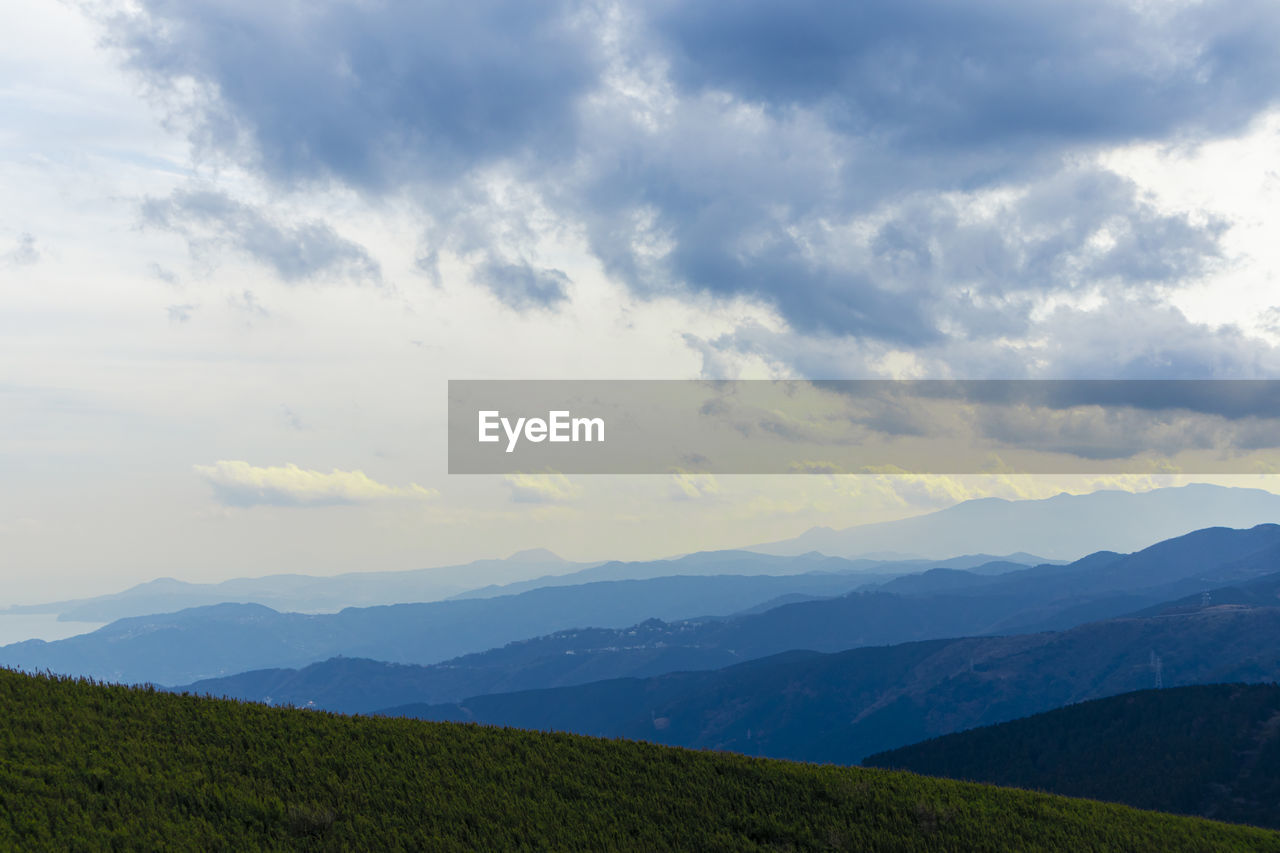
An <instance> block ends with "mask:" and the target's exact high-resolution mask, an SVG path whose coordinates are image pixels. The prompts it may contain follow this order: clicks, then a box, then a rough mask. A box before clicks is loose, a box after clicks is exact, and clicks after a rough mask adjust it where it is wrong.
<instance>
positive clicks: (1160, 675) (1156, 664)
mask: <svg viewBox="0 0 1280 853" xmlns="http://www.w3.org/2000/svg"><path fill="white" fill-rule="evenodd" d="M1151 671H1152V672H1153V673H1155V680H1156V690H1160V689H1161V688H1163V687H1164V661H1162V660H1161V659H1160V655H1158V654H1156V652H1155V649H1152V650H1151Z"/></svg>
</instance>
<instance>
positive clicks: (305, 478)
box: [195, 460, 439, 507]
mask: <svg viewBox="0 0 1280 853" xmlns="http://www.w3.org/2000/svg"><path fill="white" fill-rule="evenodd" d="M195 471H196V473H197V474H199V475H200V476H201V477H202V478H203V479H204V480H205V481H206V482H207V483H209V485H210V486H212V487H213V491H214V496H215V497H216V498H217V500H218V502H219V503H222V504H224V505H226V506H233V507H252V506H293V507H307V506H333V505H342V504H360V503H371V502H374V501H385V500H430V499H432V498H435V497H438V496H439V492H438V491H436V490H435V489H424V488H423V487H421V486H419V485H417V484H416V483H411V484H409V485H408V486H388V485H385V484H383V483H379V482H378V481H376V480H373V479H371V478H370V477H369V476H368V475H367V474H365V473H364V472H363V471H341V470H339V469H337V468H335V469H333V470H332V471H330V472H329V473H327V474H326V473H324V472H323V471H312V470H308V469H306V468H299V467H298V466H297V465H294V464H292V463H289V464H286V465H282V466H272V467H265V468H260V467H256V466H254V465H250V464H249V463H248V462H240V461H234V460H223V461H219V462H215V463H214V464H212V465H196V466H195Z"/></svg>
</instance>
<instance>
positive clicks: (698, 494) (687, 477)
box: [668, 471, 720, 501]
mask: <svg viewBox="0 0 1280 853" xmlns="http://www.w3.org/2000/svg"><path fill="white" fill-rule="evenodd" d="M668 494H669V495H670V497H671V499H672V500H680V501H696V500H706V499H708V498H717V497H719V496H720V481H719V480H717V479H716V478H715V476H714V475H712V474H695V473H692V472H689V471H677V472H675V473H674V474H672V475H671V488H670V489H669V490H668Z"/></svg>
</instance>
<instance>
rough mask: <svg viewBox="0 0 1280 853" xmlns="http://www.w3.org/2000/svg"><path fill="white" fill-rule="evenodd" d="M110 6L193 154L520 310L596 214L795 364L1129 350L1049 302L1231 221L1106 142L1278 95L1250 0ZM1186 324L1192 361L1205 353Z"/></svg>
mask: <svg viewBox="0 0 1280 853" xmlns="http://www.w3.org/2000/svg"><path fill="white" fill-rule="evenodd" d="M107 24H108V27H109V32H110V34H111V40H112V41H113V42H114V44H116V45H117V46H118V47H120V48H121V49H122V51H123V53H124V55H125V56H126V58H127V59H126V61H127V62H128V64H129V65H130V66H131V67H133V68H134V69H135V70H136V71H138V72H139V73H140V74H141V75H142V77H143V78H144V79H145V80H146V81H147V82H148V83H149V84H150V85H151V86H153V87H154V88H155V89H156V90H158V91H162V92H164V93H166V94H167V96H168V97H169V98H170V102H171V103H175V104H178V107H177V109H178V110H179V112H180V113H181V114H182V115H181V116H180V117H181V118H182V119H183V120H185V121H187V124H188V125H189V126H190V127H191V128H193V139H194V141H195V143H196V145H197V148H198V149H199V150H200V151H201V152H205V153H208V152H212V153H214V154H216V155H218V156H219V157H223V158H227V159H230V160H231V161H233V162H235V163H236V164H238V165H240V166H243V167H246V168H248V169H250V170H252V171H253V172H255V173H256V174H257V175H258V176H260V177H261V178H262V179H263V181H264V182H266V183H268V184H270V185H272V186H273V187H282V188H285V189H288V188H291V187H296V186H301V185H307V186H310V185H313V184H317V183H325V182H333V183H336V184H340V185H342V186H345V187H348V188H351V189H354V190H355V191H357V192H358V193H360V194H362V195H364V196H366V197H368V198H370V199H383V198H391V197H394V198H396V199H397V200H399V199H404V198H407V199H409V200H410V201H411V203H412V204H414V205H416V207H417V210H418V212H419V213H420V215H421V217H422V221H423V222H424V226H423V230H424V236H423V251H422V257H423V262H422V268H423V269H424V270H425V271H427V272H428V273H430V272H432V271H434V270H437V269H438V266H437V263H438V261H439V258H440V253H441V252H443V251H450V252H453V253H454V254H455V255H457V256H458V257H461V258H463V259H464V260H465V262H466V263H469V264H471V266H472V278H473V280H474V281H476V282H477V283H478V284H479V285H481V286H483V287H486V288H488V289H490V290H491V291H492V292H493V293H494V294H495V295H496V296H497V298H499V299H500V300H502V301H503V302H504V303H505V304H507V305H508V306H510V307H512V308H515V309H517V310H540V309H545V308H548V307H552V306H556V305H559V304H560V303H562V302H564V301H566V300H567V299H569V298H570V297H571V293H570V289H569V287H568V284H569V281H568V279H567V277H565V275H564V273H562V272H560V271H558V270H555V269H551V268H549V267H548V266H547V265H545V264H541V263H539V262H537V261H536V260H525V259H532V258H535V254H534V253H532V252H530V251H529V248H530V246H532V245H534V244H536V242H537V239H536V238H537V236H538V235H539V234H545V233H552V232H554V233H556V234H560V235H564V234H571V235H573V237H574V239H575V240H576V239H577V238H578V237H579V236H580V237H581V238H582V239H583V240H584V241H585V246H586V248H587V250H588V251H589V253H590V254H591V255H592V256H594V259H595V260H597V261H599V263H600V265H601V266H602V267H603V268H604V270H605V271H606V272H607V273H608V275H609V276H610V277H611V278H613V279H614V280H616V281H619V282H622V283H624V284H625V285H627V286H628V287H629V288H630V289H631V290H632V291H633V292H634V293H636V294H639V295H640V296H642V297H653V296H675V297H678V298H687V297H689V296H690V295H691V294H692V295H696V296H698V297H699V298H705V297H707V296H710V297H712V298H713V299H717V300H734V299H742V298H745V299H747V300H750V301H754V302H757V303H762V304H764V305H767V306H770V307H772V309H774V310H775V311H776V313H777V315H778V317H779V318H780V319H781V321H783V323H785V325H786V326H787V327H788V329H787V330H786V332H785V334H790V335H793V336H794V337H793V339H792V340H791V341H790V342H789V343H788V344H787V345H786V346H785V347H783V346H777V347H775V348H774V357H776V358H778V359H780V363H781V364H782V365H784V366H785V370H786V372H789V373H794V372H795V371H796V370H799V371H801V372H803V373H808V375H822V374H821V373H809V367H810V365H811V364H813V363H815V362H823V361H826V362H827V363H829V364H831V365H832V366H833V367H835V368H838V369H837V370H836V371H835V373H834V374H833V373H831V372H827V373H826V375H850V370H851V369H855V368H857V367H860V366H861V365H862V364H864V363H865V364H866V365H869V366H870V367H869V369H872V370H883V369H884V361H883V359H884V358H886V357H892V358H893V359H895V363H897V364H902V363H904V362H907V361H910V359H904V358H903V356H902V353H904V352H911V353H923V354H924V355H923V357H922V359H921V362H920V363H921V364H925V365H927V364H942V365H944V366H946V367H947V368H948V369H951V370H957V369H958V364H957V363H953V362H950V361H949V360H948V358H949V356H951V355H953V354H960V356H961V358H962V362H961V363H965V364H966V365H967V366H968V367H969V368H971V369H974V370H975V372H974V373H972V374H970V375H1016V372H1020V371H1026V370H1029V369H1030V370H1050V371H1052V370H1057V369H1060V367H1057V366H1053V365H1052V364H1050V363H1049V362H1050V360H1052V359H1057V360H1058V361H1057V362H1056V364H1057V365H1059V366H1061V365H1066V364H1070V363H1074V362H1076V361H1078V360H1091V363H1093V364H1103V365H1105V367H1106V369H1105V370H1104V373H1103V374H1102V375H1111V374H1112V373H1113V372H1114V371H1115V370H1125V369H1128V368H1126V367H1125V365H1124V363H1120V364H1119V365H1117V364H1116V363H1115V362H1113V361H1109V360H1107V359H1105V358H1094V354H1093V353H1086V352H1075V351H1073V350H1072V348H1071V347H1070V346H1067V347H1061V348H1057V347H1055V346H1053V345H1049V346H1044V345H1043V344H1042V342H1043V341H1044V339H1045V337H1046V336H1048V335H1051V334H1054V333H1055V331H1054V330H1055V328H1058V327H1061V326H1062V324H1063V323H1064V320H1063V318H1062V317H1055V316H1052V311H1051V310H1050V309H1052V308H1053V306H1054V305H1057V304H1060V303H1061V301H1062V300H1063V299H1067V300H1068V301H1070V300H1075V301H1077V302H1082V301H1088V300H1092V301H1093V303H1094V304H1102V305H1109V304H1113V303H1114V304H1116V305H1119V306H1121V310H1123V306H1124V305H1126V304H1128V303H1130V302H1133V301H1135V300H1142V299H1146V298H1150V297H1151V296H1152V295H1153V294H1156V295H1158V297H1159V298H1160V299H1166V300H1167V298H1168V294H1169V293H1170V292H1171V291H1172V290H1173V289H1175V288H1179V287H1183V286H1186V285H1188V284H1191V283H1194V282H1197V281H1199V280H1201V279H1202V278H1203V277H1204V276H1206V275H1208V274H1210V273H1212V272H1213V271H1215V270H1218V269H1220V268H1221V267H1222V265H1223V264H1225V263H1226V261H1225V260H1224V252H1223V249H1222V240H1223V236H1224V234H1225V233H1226V231H1227V229H1228V228H1229V226H1230V223H1228V222H1225V221H1221V220H1217V219H1214V218H1211V217H1202V216H1192V215H1189V214H1187V213H1184V212H1179V211H1173V210H1167V209H1164V208H1161V207H1158V206H1157V205H1156V204H1155V203H1154V202H1153V201H1152V200H1150V199H1148V198H1146V197H1144V196H1143V194H1142V193H1141V192H1140V191H1139V190H1138V188H1137V187H1136V186H1135V185H1134V184H1133V183H1131V182H1130V181H1127V180H1126V179H1124V178H1122V177H1120V176H1118V175H1116V174H1114V173H1112V172H1108V171H1106V170H1104V169H1102V168H1100V167H1097V166H1095V165H1090V164H1092V163H1095V162H1096V161H1097V156H1098V155H1099V154H1101V153H1102V152H1103V151H1104V150H1106V149H1108V148H1110V147H1114V146H1118V145H1125V144H1131V143H1134V142H1140V141H1148V140H1158V141H1165V142H1169V143H1171V144H1188V143H1189V144H1196V143H1198V142H1201V141H1204V140H1208V139H1212V138H1215V137H1221V136H1225V135H1231V134H1235V133H1239V132H1241V131H1242V130H1243V129H1244V128H1246V127H1247V126H1248V124H1249V122H1250V121H1252V120H1253V119H1255V118H1256V117H1257V116H1259V115H1260V114H1262V112H1263V111H1265V110H1267V109H1268V108H1270V107H1272V106H1274V105H1275V104H1276V103H1277V98H1278V96H1280V55H1277V54H1276V53H1275V51H1274V49H1273V45H1274V43H1275V42H1276V41H1277V38H1280V6H1276V5H1275V4H1273V3H1268V2H1262V0H1235V1H1234V2H1227V0H1206V2H1199V3H1179V4H1128V3H1115V2H1103V0H1083V2H1070V3H1069V2H1062V0H1051V2H1047V3H1032V4H1027V3H1016V2H1012V0H978V2H974V3H964V4H956V3H950V2H944V0H912V1H911V2H889V0H870V2H866V3H857V4H840V3H834V2H820V0H799V2H797V3H794V4H788V5H786V6H785V8H784V7H783V6H780V5H778V4H776V3H768V2H764V0H744V2H734V3H726V2H707V3H698V4H687V3H676V2H670V0H658V2H654V3H639V2H634V0H631V2H621V3H617V4H612V5H608V6H598V5H595V4H587V3H575V2H559V3H547V4H523V5H518V6H514V7H513V6H511V5H509V4H500V3H496V2H492V0H484V2H478V3H473V4H464V5H457V4H444V3H439V2H429V3H425V4H418V5H411V4H397V3H390V4H380V5H373V6H369V5H351V4H347V3H342V2H336V0H320V2H317V3H313V4H309V5H308V6H307V8H306V12H305V13H304V12H303V11H301V7H294V6H289V5H284V6H279V5H276V6H271V7H269V8H268V7H264V6H263V5H262V4H250V3H247V2H233V3H214V2H207V0H206V2H194V3H171V2H163V1H162V0H147V1H146V2H143V3H141V4H140V5H139V6H137V7H136V10H135V11H133V12H129V13H120V14H117V15H114V16H112V17H109V18H108V19H107ZM231 32H234V33H235V34H236V37H235V38H227V37H226V35H225V34H226V33H231ZM184 93H185V94H184ZM160 204H161V205H165V204H167V205H168V207H162V208H161V209H160V210H159V211H158V215H161V218H166V217H167V218H170V219H172V220H174V221H176V222H177V226H178V227H180V228H182V227H185V228H189V229H191V230H192V231H193V232H194V231H196V230H197V229H196V227H195V225H196V224H198V225H199V229H202V230H203V232H204V234H205V236H206V238H208V239H212V240H213V241H214V242H215V243H222V244H228V245H231V246H232V247H234V248H237V249H238V250H240V251H243V252H247V253H249V254H253V255H254V256H255V257H258V258H259V259H260V260H263V261H264V262H266V263H269V264H271V265H273V266H275V267H276V269H277V270H278V271H279V272H280V273H281V275H282V276H284V277H286V278H289V279H291V280H293V279H298V278H305V277H310V276H312V275H315V274H317V273H318V272H321V271H324V272H326V273H333V272H335V267H336V268H337V269H338V271H345V272H341V274H345V275H348V276H350V275H351V274H352V272H351V271H352V269H354V270H355V271H356V274H357V275H367V274H369V272H370V270H371V269H374V268H373V267H372V261H371V260H370V259H369V258H368V255H367V254H365V253H364V252H363V249H360V248H359V247H358V246H354V244H349V243H346V242H345V241H341V240H340V238H337V237H336V235H334V234H333V233H332V232H331V231H327V230H324V229H325V226H320V225H318V224H313V225H314V228H312V226H302V225H292V226H290V225H282V224H278V223H270V222H268V223H267V224H268V227H267V228H265V229H263V228H250V227H246V223H248V222H254V221H255V220H254V219H253V215H252V214H250V213H245V212H243V211H242V210H241V209H240V208H239V207H236V206H235V204H234V203H230V207H229V208H228V200H225V199H223V200H219V199H217V198H196V199H191V200H190V201H187V200H186V199H184V198H181V197H175V198H171V199H170V200H169V201H168V202H161V203H160ZM175 207H176V209H175ZM188 207H191V208H194V210H193V211H192V212H188V211H187V208H188ZM210 208H211V209H212V210H210ZM228 210H229V211H230V212H228ZM193 220H194V224H193ZM308 228H312V230H308ZM259 234H261V235H262V236H261V237H257V236H256V235H259ZM247 235H255V240H254V243H253V245H248V236H247ZM264 244H265V245H264ZM326 247H327V248H326ZM334 247H339V248H334ZM511 259H518V260H514V261H513V260H511ZM1067 310H1068V311H1071V310H1079V309H1077V308H1073V307H1071V306H1068V308H1067ZM1103 323H1104V325H1107V326H1108V327H1109V328H1110V333H1111V334H1113V335H1119V336H1120V338H1122V339H1127V338H1128V337H1129V336H1130V335H1131V334H1132V333H1133V331H1134V330H1133V328H1127V329H1124V330H1121V329H1118V328H1115V327H1114V326H1113V324H1107V323H1105V321H1103ZM740 331H741V335H742V337H743V338H744V339H745V338H754V339H755V340H756V342H757V343H758V342H759V341H760V339H761V338H762V335H761V334H760V330H758V329H754V328H750V327H744V328H743V329H742V330H740ZM1140 331H1141V330H1140ZM779 334H782V333H779ZM1089 337H1090V338H1091V339H1098V335H1090V336H1089ZM775 343H777V342H776V341H775ZM1098 343H1099V345H1101V346H1104V347H1108V346H1109V347H1120V346H1125V344H1124V343H1123V341H1122V340H1121V339H1117V338H1111V339H1108V340H1105V341H1102V340H1098ZM1155 345H1156V342H1155V341H1154V340H1152V341H1147V342H1145V343H1141V344H1139V345H1138V346H1139V347H1145V346H1152V347H1154V346H1155ZM1027 346H1038V347H1040V351H1039V354H1038V358H1039V359H1040V361H1039V362H1033V363H1031V364H1030V365H1028V362H1027V358H1026V353H1025V351H1024V349H1023V348H1025V347H1027ZM1205 346H1207V347H1209V348H1217V347H1221V348H1222V349H1223V350H1224V351H1226V350H1231V349H1232V348H1233V347H1234V348H1236V354H1235V355H1234V356H1228V357H1229V358H1234V359H1236V360H1241V361H1247V360H1248V359H1250V358H1252V357H1253V353H1255V352H1256V350H1255V349H1254V344H1253V343H1252V342H1251V341H1246V340H1244V339H1242V338H1239V337H1232V336H1231V335H1229V334H1227V335H1225V336H1222V337H1219V338H1217V342H1216V343H1214V344H1212V345H1209V344H1207V343H1206V344H1205ZM784 349H787V350H790V351H791V355H790V356H789V357H788V356H783V355H782V351H783V350H784ZM1166 350H1167V352H1168V354H1169V358H1170V360H1171V362H1174V363H1177V364H1179V365H1182V366H1184V367H1186V368H1187V369H1189V370H1192V371H1203V370H1204V369H1205V366H1204V365H1203V364H1202V363H1199V362H1197V361H1196V359H1197V358H1198V357H1199V356H1201V355H1204V354H1206V353H1205V351H1204V350H1203V349H1200V350H1198V349H1196V345H1192V346H1191V347H1190V348H1186V347H1184V345H1183V343H1182V342H1173V341H1172V340H1171V341H1169V342H1168V343H1167V346H1166ZM703 351H704V354H707V355H710V356H713V357H714V353H713V352H712V350H710V349H704V350H703ZM834 351H839V352H841V353H842V354H843V355H842V357H841V358H826V357H824V356H823V355H822V353H830V352H834ZM848 354H852V358H853V359H854V361H853V362H852V363H851V362H850V361H846V360H843V357H844V355H848ZM1134 369H1138V368H1137V366H1134Z"/></svg>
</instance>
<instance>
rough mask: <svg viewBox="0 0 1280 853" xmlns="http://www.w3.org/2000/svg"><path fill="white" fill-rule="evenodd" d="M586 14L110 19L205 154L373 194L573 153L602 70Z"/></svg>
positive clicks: (146, 8) (437, 10)
mask: <svg viewBox="0 0 1280 853" xmlns="http://www.w3.org/2000/svg"><path fill="white" fill-rule="evenodd" d="M581 12H582V10H581V9H579V8H576V7H575V6H574V5H573V4H570V3H567V2H556V0H552V1H551V2H547V3H506V2H498V0H473V2H468V3H449V2H444V0H428V1H427V2H421V3H403V2H392V3H379V4H367V3H350V2H340V0H318V2H314V3H308V4H306V5H305V6H302V5H292V4H261V3H251V2H246V0H233V2H223V0H195V2H181V3H175V2H167V0H144V2H143V3H141V4H139V6H138V7H137V8H136V10H132V11H120V12H117V13H116V14H114V15H111V16H110V17H109V18H108V22H109V24H110V32H111V38H112V41H113V42H114V43H115V44H116V45H118V46H119V47H121V48H123V49H124V50H125V51H126V53H127V55H128V63H129V65H130V66H131V67H132V68H134V69H135V70H136V71H138V72H140V73H141V74H142V75H143V77H144V78H145V79H146V80H147V81H148V82H149V83H150V84H152V85H153V86H154V87H156V88H158V89H160V90H162V91H170V92H172V91H175V90H176V89H177V88H179V87H181V86H183V85H187V86H188V87H190V86H191V85H193V84H194V86H195V87H196V88H197V89H198V95H197V96H196V99H195V101H194V102H193V104H192V105H190V106H189V109H190V110H191V112H192V121H193V131H192V133H193V139H194V140H195V141H196V142H197V144H198V145H199V146H200V147H202V148H204V149H206V150H212V151H217V152H221V153H225V154H230V155H232V156H235V157H237V158H244V159H246V160H247V161H248V162H251V163H252V164H254V165H255V166H256V167H257V168H259V169H260V170H261V171H262V172H263V173H265V174H267V175H269V176H270V177H271V178H272V180H274V181H277V182H280V183H282V184H291V185H292V184H298V183H304V182H312V181H317V180H327V179H330V178H335V179H337V180H340V181H342V182H344V183H347V184H350V185H353V186H358V187H362V188H366V189H370V190H374V191H380V190H395V189H396V188H398V187H399V186H400V185H401V183H402V182H403V181H404V180H405V179H406V178H410V177H411V178H414V179H419V180H423V179H426V180H445V181H448V180H451V179H452V178H453V177H455V176H456V175H458V174H459V173H460V172H466V171H467V170H469V169H471V168H472V167H474V166H476V165H479V164H484V163H487V162H492V161H494V160H496V159H500V158H504V157H512V156H518V155H519V154H520V153H521V152H524V151H530V150H533V151H536V152H537V153H538V154H539V155H540V156H542V157H554V156H555V153H556V152H557V151H572V149H573V147H574V133H575V120H574V111H573V105H574V102H575V100H576V98H577V97H578V95H579V94H580V93H582V92H583V91H584V90H586V89H587V88H588V87H590V86H591V85H592V84H593V83H594V81H595V77H596V74H597V60H596V58H595V57H596V53H597V52H596V50H595V45H594V43H593V40H592V34H591V33H590V31H588V30H587V29H586V28H584V27H583V26H582V25H581V24H580V23H579V21H578V18H579V16H580V15H581ZM231 33H234V37H228V36H229V34H231Z"/></svg>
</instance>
